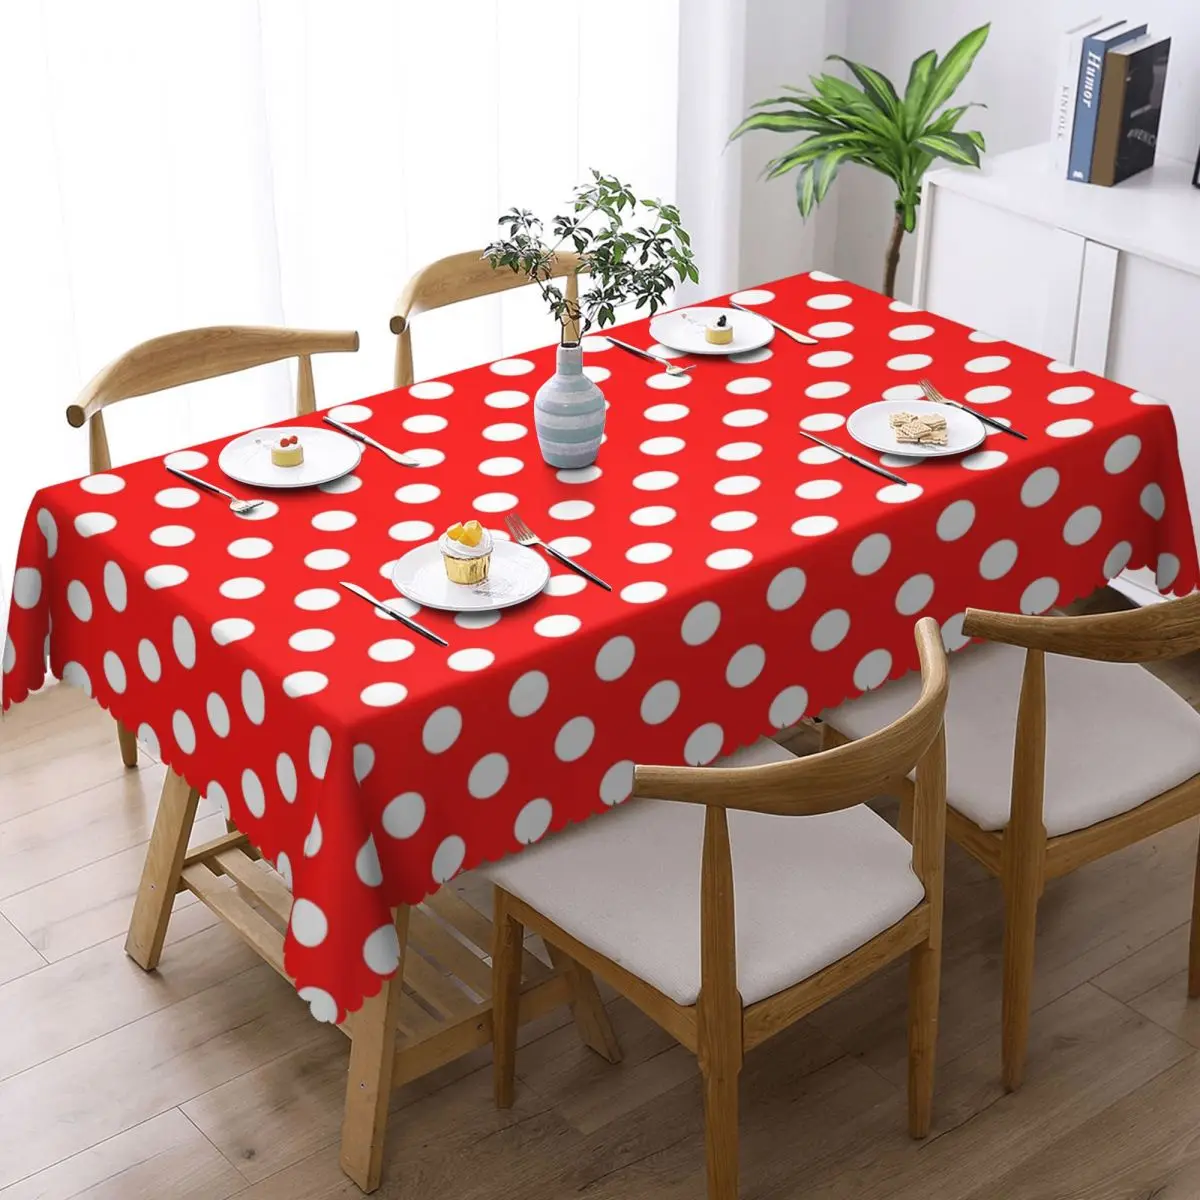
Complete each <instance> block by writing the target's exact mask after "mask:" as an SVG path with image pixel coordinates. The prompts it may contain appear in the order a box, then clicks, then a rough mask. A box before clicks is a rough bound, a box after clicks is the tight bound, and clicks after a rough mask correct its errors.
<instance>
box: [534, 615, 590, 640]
mask: <svg viewBox="0 0 1200 1200" xmlns="http://www.w3.org/2000/svg"><path fill="white" fill-rule="evenodd" d="M582 624H583V622H582V621H581V620H580V619H579V618H578V617H573V616H570V615H569V614H567V613H555V614H554V615H553V616H549V617H542V619H541V620H540V621H538V622H537V623H536V624H535V625H534V627H533V632H534V633H536V634H537V635H538V636H539V637H546V638H560V637H569V636H570V635H571V634H573V633H574V632H575V631H576V630H577V629H579V627H580V626H581V625H582Z"/></svg>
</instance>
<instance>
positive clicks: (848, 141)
mask: <svg viewBox="0 0 1200 1200" xmlns="http://www.w3.org/2000/svg"><path fill="white" fill-rule="evenodd" d="M990 28H991V26H990V25H981V26H980V27H979V28H978V29H975V30H972V31H971V32H970V33H968V34H967V35H966V36H965V37H964V38H962V39H961V40H960V41H959V42H957V43H956V44H955V45H954V47H953V48H952V49H951V50H950V52H949V53H948V54H947V55H946V57H945V58H943V59H941V60H940V61H939V59H938V56H937V54H936V52H935V51H933V50H927V51H926V52H925V53H924V54H922V55H921V57H920V58H918V59H917V60H916V61H915V62H914V63H913V64H912V67H911V68H910V70H909V73H908V84H907V86H906V87H905V89H904V95H903V96H900V95H899V94H898V93H897V91H896V88H895V86H894V85H893V84H892V82H891V80H890V79H888V78H887V76H886V75H882V74H881V73H880V72H878V71H876V70H874V69H873V68H871V67H868V66H864V65H863V64H862V63H857V62H851V61H850V60H849V59H848V58H843V57H842V56H841V55H840V54H832V55H830V58H831V59H835V60H837V61H838V62H842V63H845V65H846V66H847V67H849V68H850V71H851V73H852V74H853V76H854V78H855V80H856V81H857V83H858V85H859V86H857V87H856V86H855V85H854V84H853V83H850V82H848V81H847V80H844V79H838V78H837V77H836V76H833V75H814V76H811V77H810V82H811V84H812V90H811V91H807V90H805V89H803V88H798V87H789V86H788V85H786V84H785V85H784V90H785V91H787V92H789V93H790V94H789V95H787V96H776V97H775V98H774V99H770V100H760V101H759V102H758V103H757V104H755V105H754V106H753V107H754V108H756V109H764V110H767V111H763V112H755V113H752V114H751V115H750V116H748V117H747V118H746V119H745V120H744V121H743V122H742V123H741V124H740V125H739V126H738V127H737V128H736V129H735V130H734V131H733V133H731V134H730V135H729V138H730V141H732V140H733V139H734V138H739V137H741V136H742V135H743V134H745V133H749V132H751V131H752V130H755V129H765V130H767V131H769V132H771V133H793V134H794V133H804V134H807V135H808V136H807V137H806V138H805V139H804V140H803V141H801V142H799V143H798V144H797V145H795V146H793V147H792V148H791V149H790V150H787V151H785V152H784V153H783V154H781V155H779V156H778V157H777V158H773V159H772V160H771V161H770V162H769V163H767V165H766V167H765V168H764V172H763V173H764V175H765V176H766V178H767V179H775V178H777V177H778V176H780V175H786V174H787V173H788V172H789V171H793V170H794V171H795V172H796V203H797V206H798V207H799V209H800V215H801V216H802V217H804V218H806V219H807V217H808V216H809V215H810V214H811V213H812V211H813V209H814V208H816V206H817V205H818V204H820V203H821V201H822V200H824V199H825V196H826V194H827V193H828V191H829V185H830V184H831V183H833V181H834V179H835V178H836V177H837V173H838V171H839V169H840V168H841V166H842V164H843V163H847V162H850V163H859V164H861V165H862V166H864V167H870V168H871V169H872V170H875V171H879V172H880V173H881V174H883V175H886V176H887V177H888V178H889V179H891V180H892V181H893V182H894V183H895V185H896V191H897V196H896V201H895V211H896V215H895V220H894V221H893V223H892V236H891V239H890V241H889V243H888V248H887V255H886V258H885V260H884V272H883V290H884V293H885V294H886V295H888V296H892V295H894V294H895V289H896V267H897V264H898V263H899V261H900V244H901V242H902V240H903V238H904V235H905V233H911V232H912V231H913V230H914V229H915V228H916V225H917V205H918V204H920V202H921V178H922V176H923V175H924V174H925V172H926V171H927V170H928V169H929V166H930V164H931V163H932V162H933V160H934V159H935V158H943V159H947V160H949V161H950V162H952V163H959V164H961V165H963V166H971V167H978V166H979V152H980V151H981V150H983V149H985V146H984V141H983V134H982V133H980V132H979V131H978V130H977V129H972V130H970V131H969V132H967V133H960V132H958V131H957V130H956V129H955V126H956V125H957V124H958V122H959V120H960V119H961V118H962V116H963V114H964V113H966V111H967V110H968V109H969V108H974V107H983V106H982V105H979V106H976V105H972V104H962V105H957V106H955V107H952V108H944V107H943V106H944V105H945V104H946V103H947V102H948V101H949V99H950V97H951V96H952V95H954V92H955V90H956V89H957V88H958V85H959V84H960V83H962V81H963V79H964V78H965V77H966V74H967V72H968V71H969V70H970V69H971V64H972V63H974V61H975V56H976V55H977V54H978V53H979V51H980V50H981V49H982V48H983V44H984V42H986V41H987V36H988V31H989V29H990Z"/></svg>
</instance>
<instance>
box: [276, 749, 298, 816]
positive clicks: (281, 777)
mask: <svg viewBox="0 0 1200 1200" xmlns="http://www.w3.org/2000/svg"><path fill="white" fill-rule="evenodd" d="M275 781H276V782H277V783H278V784H279V791H280V794H281V795H282V796H283V798H284V799H285V800H286V801H287V802H288V803H289V804H292V803H294V802H295V799H296V785H297V779H296V764H295V763H294V762H292V758H291V755H289V754H281V755H280V756H279V757H278V758H277V759H276V760H275Z"/></svg>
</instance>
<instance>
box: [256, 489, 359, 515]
mask: <svg viewBox="0 0 1200 1200" xmlns="http://www.w3.org/2000/svg"><path fill="white" fill-rule="evenodd" d="M324 490H325V488H324V487H322V488H321V491H324ZM347 490H352V489H347ZM278 514H279V505H278V504H276V503H275V501H274V500H263V501H262V502H261V503H260V504H259V506H258V507H257V508H256V509H253V510H252V511H250V512H248V513H235V514H234V516H236V517H237V519H238V520H239V521H265V520H267V519H268V518H270V517H274V516H278Z"/></svg>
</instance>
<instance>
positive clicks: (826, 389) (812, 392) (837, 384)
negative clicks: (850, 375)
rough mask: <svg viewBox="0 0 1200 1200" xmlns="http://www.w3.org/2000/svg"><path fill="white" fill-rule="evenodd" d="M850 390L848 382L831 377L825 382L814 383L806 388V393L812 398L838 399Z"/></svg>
mask: <svg viewBox="0 0 1200 1200" xmlns="http://www.w3.org/2000/svg"><path fill="white" fill-rule="evenodd" d="M849 390H850V385H849V384H848V383H842V382H841V381H840V380H837V379H829V380H826V381H825V382H823V383H812V384H809V386H808V387H806V388H805V389H804V394H805V395H806V396H808V397H809V399H811V400H836V399H837V398H838V396H844V395H845V394H846V393H847V392H848V391H849Z"/></svg>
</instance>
